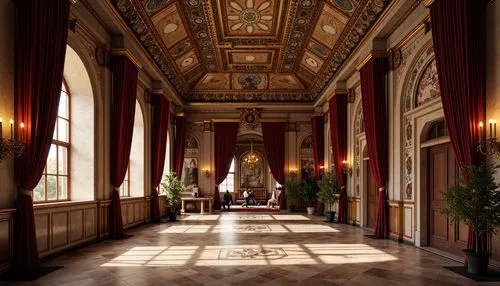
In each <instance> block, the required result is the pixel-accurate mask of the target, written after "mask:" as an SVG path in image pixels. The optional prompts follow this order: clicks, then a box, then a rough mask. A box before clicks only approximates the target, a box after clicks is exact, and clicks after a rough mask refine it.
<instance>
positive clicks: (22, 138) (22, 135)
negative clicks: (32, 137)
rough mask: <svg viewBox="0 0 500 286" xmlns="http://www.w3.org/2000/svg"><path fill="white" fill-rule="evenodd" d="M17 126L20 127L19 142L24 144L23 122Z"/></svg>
mask: <svg viewBox="0 0 500 286" xmlns="http://www.w3.org/2000/svg"><path fill="white" fill-rule="evenodd" d="M19 126H21V142H24V122H21V124H19Z"/></svg>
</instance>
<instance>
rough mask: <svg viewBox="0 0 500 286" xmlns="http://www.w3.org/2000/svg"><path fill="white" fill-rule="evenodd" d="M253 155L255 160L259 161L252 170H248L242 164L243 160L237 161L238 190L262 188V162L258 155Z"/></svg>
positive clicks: (248, 168) (247, 167)
mask: <svg viewBox="0 0 500 286" xmlns="http://www.w3.org/2000/svg"><path fill="white" fill-rule="evenodd" d="M245 155H246V154H245ZM255 155H256V156H257V158H259V161H258V163H257V166H255V167H254V168H250V167H249V166H247V165H246V164H245V163H243V160H239V162H240V188H263V187H264V160H263V159H262V156H261V155H260V154H258V153H255ZM243 157H244V156H243ZM243 157H242V158H243Z"/></svg>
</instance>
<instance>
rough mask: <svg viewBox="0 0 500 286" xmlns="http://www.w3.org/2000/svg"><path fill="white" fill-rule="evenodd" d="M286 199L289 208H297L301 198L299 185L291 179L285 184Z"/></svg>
mask: <svg viewBox="0 0 500 286" xmlns="http://www.w3.org/2000/svg"><path fill="white" fill-rule="evenodd" d="M284 187H285V197H286V202H287V204H288V205H289V206H296V205H297V199H298V198H299V183H297V181H295V179H289V180H288V181H286V182H285V185H284Z"/></svg>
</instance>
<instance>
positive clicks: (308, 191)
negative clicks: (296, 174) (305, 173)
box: [300, 178, 319, 215]
mask: <svg viewBox="0 0 500 286" xmlns="http://www.w3.org/2000/svg"><path fill="white" fill-rule="evenodd" d="M300 192H301V193H300V194H301V196H302V199H303V200H304V202H305V203H306V204H307V214H309V215H312V214H314V203H315V202H316V200H317V199H318V192H319V187H318V183H317V182H316V180H314V179H313V178H307V179H304V180H303V181H302V183H301V184H300Z"/></svg>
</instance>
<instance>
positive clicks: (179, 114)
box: [174, 112, 185, 117]
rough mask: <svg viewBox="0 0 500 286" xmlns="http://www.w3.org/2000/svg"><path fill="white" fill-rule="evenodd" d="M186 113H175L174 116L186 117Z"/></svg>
mask: <svg viewBox="0 0 500 286" xmlns="http://www.w3.org/2000/svg"><path fill="white" fill-rule="evenodd" d="M184 115H185V114H184V112H176V113H174V116H179V117H184Z"/></svg>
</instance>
